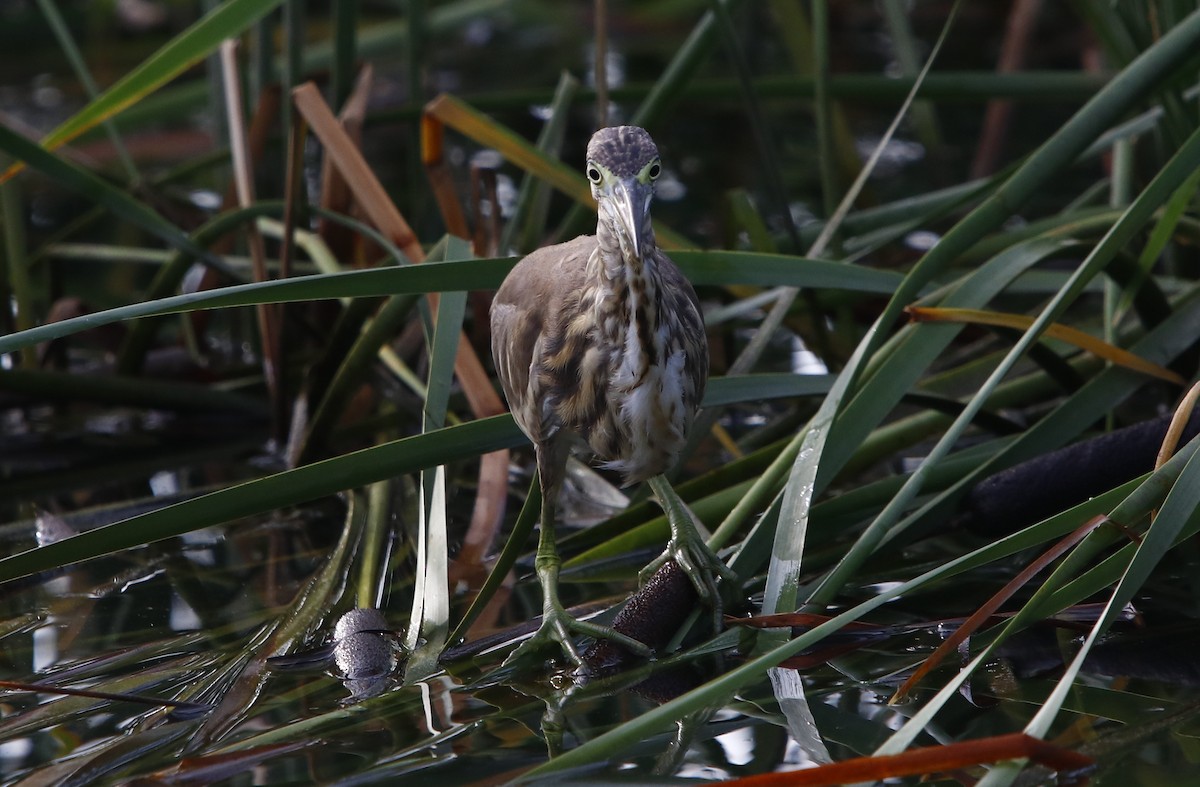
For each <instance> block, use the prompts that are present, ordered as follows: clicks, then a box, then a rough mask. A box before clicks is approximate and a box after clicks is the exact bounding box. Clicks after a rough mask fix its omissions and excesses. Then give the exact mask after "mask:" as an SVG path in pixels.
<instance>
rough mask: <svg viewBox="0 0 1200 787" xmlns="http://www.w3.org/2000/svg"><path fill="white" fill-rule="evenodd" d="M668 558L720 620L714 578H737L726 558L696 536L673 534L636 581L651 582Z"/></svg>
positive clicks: (719, 598) (719, 601)
mask: <svg viewBox="0 0 1200 787" xmlns="http://www.w3.org/2000/svg"><path fill="white" fill-rule="evenodd" d="M671 560H673V561H675V563H676V564H678V566H679V567H680V568H681V569H683V572H684V573H685V574H687V576H688V579H690V580H691V581H692V586H693V587H695V588H696V594H697V595H698V596H700V600H701V601H703V602H704V603H705V604H707V605H708V606H710V607H712V609H713V612H714V614H715V615H716V619H717V620H718V621H720V618H721V606H722V604H721V594H720V591H719V590H718V588H717V580H718V579H724V580H725V581H726V582H733V581H734V580H735V579H736V578H737V574H735V573H734V571H733V570H732V569H731V568H729V566H727V565H725V561H723V560H721V558H719V557H718V556H717V555H716V553H715V552H713V551H712V550H711V549H709V548H708V545H707V544H705V543H704V541H702V540H701V539H700V538H699V537H697V538H694V539H686V538H680V537H679V536H672V537H671V540H670V541H668V542H667V548H666V549H665V550H663V553H662V554H661V555H659V556H658V557H657V558H655V559H654V561H653V562H651V563H650V565H648V566H646V567H645V568H644V569H642V571H641V573H639V574H638V582H639V584H640V585H645V584H646V583H647V582H648V581H650V577H652V576H654V574H655V573H656V572H657V571H658V570H659V569H660V568H662V567H663V564H665V563H666V562H668V561H671Z"/></svg>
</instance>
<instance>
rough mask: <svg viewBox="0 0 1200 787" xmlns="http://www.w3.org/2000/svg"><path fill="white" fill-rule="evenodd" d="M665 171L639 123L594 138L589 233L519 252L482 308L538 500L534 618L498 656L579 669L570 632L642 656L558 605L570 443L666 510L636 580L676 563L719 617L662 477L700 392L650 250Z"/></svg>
mask: <svg viewBox="0 0 1200 787" xmlns="http://www.w3.org/2000/svg"><path fill="white" fill-rule="evenodd" d="M662 171H663V167H662V161H661V159H660V158H659V153H658V148H657V147H656V146H655V144H654V140H653V139H651V137H650V134H649V133H647V132H646V131H645V129H642V128H639V127H637V126H615V127H608V128H603V129H601V130H599V131H597V132H596V133H595V134H594V135H593V136H592V138H591V141H590V142H589V143H588V147H587V165H586V168H585V173H586V175H587V179H588V181H589V182H590V184H591V191H592V196H593V197H594V198H595V200H596V206H597V214H598V220H597V224H596V234H595V235H582V236H580V237H578V238H575V239H574V240H572V241H568V242H566V243H560V244H557V245H553V246H546V247H543V248H541V249H538V250H537V251H534V252H533V253H531V254H529V255H528V256H526V257H525V258H524V259H522V260H521V261H520V262H519V263H517V265H516V266H515V267H514V268H513V269H512V271H511V272H510V273H509V274H508V276H507V277H506V278H505V280H504V282H503V284H502V285H501V286H500V289H499V290H498V291H497V292H496V296H495V299H494V300H493V302H492V308H491V327H492V356H493V358H494V360H495V365H496V371H497V375H498V376H499V378H500V386H501V388H502V389H503V391H504V396H505V398H506V399H507V400H508V404H509V408H510V409H511V411H512V414H513V418H514V419H515V420H516V422H517V424H518V426H520V428H521V430H522V431H523V432H524V433H525V434H526V435H527V436H528V437H529V439H530V441H531V442H532V443H533V445H534V449H535V452H536V459H537V472H538V482H539V488H540V490H541V498H542V509H541V527H540V533H539V538H538V546H537V552H536V555H535V560H534V566H535V569H536V572H537V576H538V580H539V583H540V585H541V590H542V621H541V624H540V626H539V628H538V630H537V632H536V633H535V634H534V635H533V637H531V638H530V639H529V640H527V641H526V642H524V643H523V644H522V645H521V646H520V647H519V648H518V649H517V650H516V651H514V652H513V654H512V655H510V657H509V659H508V661H509V662H514V661H516V660H518V659H520V658H522V657H523V655H525V654H529V653H532V652H538V651H541V650H543V649H545V648H547V647H551V646H552V645H553V643H558V645H559V646H560V647H561V648H562V650H563V652H565V654H566V655H567V657H568V658H569V659H570V660H571V661H572V662H573V663H574V664H575V666H576V668H577V669H579V670H582V671H586V665H585V664H584V662H583V659H582V658H581V657H580V655H579V651H578V650H577V649H576V647H575V645H574V644H573V643H572V639H571V638H572V635H573V634H574V635H580V636H591V637H599V638H604V639H610V640H613V641H615V642H616V643H617V644H619V645H622V646H623V647H625V648H626V649H628V650H630V651H632V652H633V653H635V654H638V655H641V656H647V655H649V649H648V648H647V646H646V645H644V644H643V643H641V642H639V641H637V640H635V639H633V638H631V637H628V636H625V635H623V634H620V633H619V632H616V631H614V630H613V629H611V628H609V627H605V626H600V625H598V624H595V623H590V622H587V621H580V620H576V619H575V618H573V617H572V616H571V615H570V614H569V613H568V612H567V611H566V610H565V609H564V607H563V605H562V603H561V602H560V601H559V595H558V573H559V567H560V565H561V560H560V558H559V556H558V551H557V548H556V545H555V532H554V525H555V515H556V511H555V508H556V503H557V500H558V492H559V490H560V488H561V486H562V483H563V477H564V474H565V468H566V461H567V458H568V455H569V454H570V452H571V450H572V449H573V448H574V447H576V446H583V447H584V448H585V450H586V451H587V452H590V454H592V455H593V456H594V457H595V458H596V459H597V460H599V464H600V467H602V468H605V469H609V470H613V471H616V472H617V473H619V474H620V476H621V478H622V482H623V485H624V486H631V485H634V484H637V483H640V482H643V481H645V482H648V483H649V485H650V488H651V490H652V491H653V493H654V496H655V497H656V498H657V499H658V501H659V504H660V505H661V506H662V507H663V510H664V511H665V513H666V515H667V520H668V522H669V523H670V527H671V538H670V541H669V542H668V544H667V548H666V550H665V551H664V552H663V554H662V555H661V556H660V557H658V558H657V559H656V560H655V561H654V562H652V563H651V564H650V565H649V566H647V567H646V569H645V570H643V572H642V574H641V578H642V580H643V581H644V580H645V579H646V578H647V577H648V576H650V575H651V574H652V573H653V571H654V570H656V569H657V568H658V567H660V566H661V565H662V564H663V563H664V562H666V561H667V560H675V561H676V562H677V563H678V564H679V566H680V567H681V568H683V570H684V571H685V572H686V573H687V574H688V576H689V577H690V578H691V580H692V584H693V585H694V586H695V588H696V591H697V593H698V594H699V596H700V598H701V599H702V600H704V601H705V602H706V603H708V604H709V605H710V606H713V607H714V609H715V610H719V609H720V599H719V595H718V589H717V581H718V579H719V578H720V577H730V576H731V572H730V571H729V569H728V567H727V566H725V564H724V563H723V562H722V561H721V560H720V558H719V557H717V556H716V555H715V554H714V553H713V552H712V550H711V549H709V547H708V546H707V544H705V542H704V539H703V537H702V536H701V535H700V531H699V529H698V527H697V523H696V522H695V520H694V518H693V514H692V513H691V511H690V510H689V509H688V508H687V506H686V505H685V504H684V503H683V501H682V500H681V499H680V498H679V496H678V495H677V494H676V493H675V491H674V490H673V489H672V488H671V485H670V483H669V482H668V481H667V480H666V478H664V477H663V473H664V472H665V471H667V470H668V469H669V468H670V467H672V466H673V465H674V463H675V462H676V460H677V459H678V458H679V454H680V452H681V451H682V449H683V447H684V444H685V442H686V440H687V433H688V429H689V427H690V426H691V424H692V420H693V419H694V417H695V415H696V411H697V410H698V409H699V406H700V400H701V398H702V397H703V395H704V386H705V383H706V382H707V380H708V341H707V338H706V337H705V333H704V322H703V319H702V318H701V314H700V303H699V300H698V299H697V297H696V292H695V290H694V289H693V288H692V285H691V283H690V282H688V280H687V278H686V277H684V275H683V273H682V272H681V271H680V270H679V268H678V267H676V266H675V264H674V263H673V262H672V261H671V260H670V258H668V257H667V255H666V254H664V253H663V252H662V251H661V250H660V249H659V248H658V246H657V245H656V244H655V239H654V230H653V228H652V227H651V224H650V203H651V200H652V199H653V197H654V190H655V181H656V180H657V179H658V178H659V176H660V175H661V174H662Z"/></svg>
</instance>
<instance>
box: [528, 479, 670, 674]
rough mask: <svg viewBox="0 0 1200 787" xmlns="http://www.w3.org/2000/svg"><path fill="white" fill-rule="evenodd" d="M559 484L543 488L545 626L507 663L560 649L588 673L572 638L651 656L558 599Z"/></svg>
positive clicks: (538, 563) (540, 550)
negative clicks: (556, 522)
mask: <svg viewBox="0 0 1200 787" xmlns="http://www.w3.org/2000/svg"><path fill="white" fill-rule="evenodd" d="M557 493H558V489H557V484H556V485H555V488H554V489H547V488H545V487H544V486H543V488H542V524H541V533H540V535H539V536H538V547H537V553H536V555H535V557H534V563H533V564H534V567H535V568H536V569H537V575H538V581H539V582H540V583H541V586H542V624H541V626H539V627H538V630H537V631H536V632H535V633H534V635H533V636H532V637H530V638H529V639H527V640H525V641H524V642H523V643H521V646H520V647H518V648H517V649H516V650H514V651H513V652H512V653H511V654H510V655H509V657H508V658H507V659H505V660H504V663H505V664H506V665H507V664H512V663H515V662H517V661H520V660H523V659H526V658H528V657H530V656H531V655H534V654H539V653H541V652H542V651H544V650H547V649H550V648H554V647H557V648H559V649H561V650H562V652H563V653H565V654H566V655H567V658H569V659H570V660H571V661H572V663H574V664H575V667H576V668H577V670H579V671H583V672H586V671H587V665H586V664H585V663H584V661H583V657H582V656H580V655H579V651H578V650H577V649H576V647H575V644H574V643H573V642H571V635H572V634H574V635H577V636H586V637H595V638H597V639H607V640H612V641H613V642H615V643H617V644H618V645H620V646H621V647H623V648H625V649H626V650H628V651H629V652H630V653H635V654H637V655H639V656H642V657H643V658H646V657H649V656H650V655H651V652H650V648H648V647H647V646H646V645H645V644H644V643H641V642H638V641H637V640H636V639H634V638H633V637H630V636H627V635H625V634H622V633H620V632H619V631H615V630H614V629H612V628H610V627H608V626H601V625H599V624H596V623H589V622H587V621H585V620H576V619H575V618H573V617H571V615H570V613H568V612H567V610H566V609H565V608H564V607H563V605H562V602H560V601H559V600H558V569H559V566H561V565H562V560H561V559H560V558H559V556H558V548H557V547H556V545H555V540H554V506H555V503H556V501H557V497H558V495H557Z"/></svg>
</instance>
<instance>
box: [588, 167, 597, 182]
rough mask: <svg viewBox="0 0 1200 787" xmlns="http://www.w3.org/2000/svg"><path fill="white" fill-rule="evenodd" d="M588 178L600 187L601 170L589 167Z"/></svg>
mask: <svg viewBox="0 0 1200 787" xmlns="http://www.w3.org/2000/svg"><path fill="white" fill-rule="evenodd" d="M587 176H588V180H590V181H591V182H592V183H595V184H597V185H599V183H600V170H598V169H596V168H595V167H593V166H589V167H588V168H587Z"/></svg>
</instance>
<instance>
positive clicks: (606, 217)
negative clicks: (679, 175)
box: [585, 126, 662, 259]
mask: <svg viewBox="0 0 1200 787" xmlns="http://www.w3.org/2000/svg"><path fill="white" fill-rule="evenodd" d="M585 171H586V173H587V178H588V181H589V182H590V183H591V184H592V196H593V197H594V198H595V199H596V206H597V211H598V212H599V215H600V221H601V222H602V223H603V224H605V225H607V227H608V229H609V230H610V231H611V232H612V233H613V234H614V235H616V237H617V239H618V240H619V242H620V244H621V251H622V253H623V254H625V255H626V256H627V257H633V258H636V259H641V258H642V256H643V255H644V254H645V252H646V250H647V249H648V248H650V247H651V246H653V245H654V231H653V230H652V229H651V227H650V200H652V199H653V198H654V181H655V180H657V179H658V176H659V175H660V174H662V161H661V160H660V159H659V157H658V148H657V147H656V146H655V144H654V140H653V139H651V138H650V135H649V134H648V133H646V130H645V129H643V128H638V127H637V126H612V127H610V128H602V129H600V130H599V131H597V132H596V133H595V134H593V135H592V140H591V142H589V143H588V149H587V169H586V170H585Z"/></svg>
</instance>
